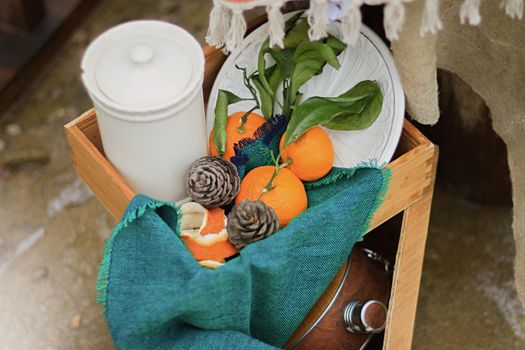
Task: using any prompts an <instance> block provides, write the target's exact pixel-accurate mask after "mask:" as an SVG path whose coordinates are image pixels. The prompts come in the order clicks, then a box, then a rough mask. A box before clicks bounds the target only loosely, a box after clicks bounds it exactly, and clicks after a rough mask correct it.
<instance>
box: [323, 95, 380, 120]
mask: <svg viewBox="0 0 525 350" xmlns="http://www.w3.org/2000/svg"><path fill="white" fill-rule="evenodd" d="M382 107H383V95H382V94H381V90H377V91H376V92H375V93H374V94H373V95H371V96H369V97H368V98H367V101H366V104H365V106H364V108H363V110H362V111H361V112H360V113H354V114H349V115H340V116H336V117H335V118H333V119H331V120H330V121H329V122H328V123H325V124H324V126H326V127H327V128H329V129H333V130H363V129H366V128H368V127H370V126H371V125H372V124H374V122H375V121H376V119H377V117H378V116H379V114H380V113H381V109H382Z"/></svg>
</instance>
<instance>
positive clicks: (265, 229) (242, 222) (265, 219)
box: [226, 199, 279, 249]
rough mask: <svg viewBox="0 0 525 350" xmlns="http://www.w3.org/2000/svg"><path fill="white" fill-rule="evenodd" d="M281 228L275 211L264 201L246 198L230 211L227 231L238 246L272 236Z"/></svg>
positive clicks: (232, 241) (233, 242)
mask: <svg viewBox="0 0 525 350" xmlns="http://www.w3.org/2000/svg"><path fill="white" fill-rule="evenodd" d="M278 229H279V219H278V218H277V215H276V214H275V211H274V210H273V209H272V208H270V207H269V206H267V205H266V204H264V203H263V202H262V201H259V200H258V201H251V200H248V199H246V200H244V201H242V202H241V203H239V204H238V205H236V206H235V207H233V209H232V210H231V211H230V213H229V214H228V223H227V225H226V231H228V238H229V239H230V242H231V243H232V244H233V245H234V246H235V247H236V248H237V249H241V248H244V247H245V246H246V245H247V244H249V243H252V242H255V241H258V240H260V239H263V238H266V237H268V236H270V235H271V234H272V233H274V232H275V231H277V230H278Z"/></svg>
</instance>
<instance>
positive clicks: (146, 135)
mask: <svg viewBox="0 0 525 350" xmlns="http://www.w3.org/2000/svg"><path fill="white" fill-rule="evenodd" d="M81 67H82V80H83V82H84V85H85V87H86V89H87V91H88V93H89V95H90V97H91V99H92V100H93V103H94V105H95V109H96V111H97V120H98V124H99V128H100V133H101V137H102V144H103V146H104V152H105V154H106V157H107V158H108V159H109V161H110V162H111V163H112V164H113V165H114V166H115V168H116V169H117V170H118V171H119V172H120V173H121V175H122V176H124V178H125V179H126V180H127V181H128V183H129V184H130V185H131V187H132V188H133V189H134V190H135V191H137V192H139V193H144V194H146V195H148V196H151V197H153V198H156V199H160V200H165V201H179V200H182V199H183V198H185V197H186V172H187V170H188V169H189V167H190V165H191V163H192V162H193V161H195V160H196V159H197V158H199V157H202V156H204V155H205V154H206V153H207V136H206V126H205V124H206V123H205V115H204V101H203V96H202V82H203V79H204V54H203V51H202V49H201V47H200V45H199V43H198V42H197V41H196V40H195V39H194V38H193V37H192V36H191V35H190V34H189V33H188V32H187V31H185V30H184V29H182V28H180V27H177V26H175V25H172V24H169V23H165V22H160V21H133V22H127V23H124V24H121V25H118V26H116V27H114V28H111V29H110V30H108V31H106V32H105V33H103V34H102V35H100V36H99V37H98V38H96V39H95V40H94V41H93V42H92V43H91V44H90V46H89V47H88V48H87V51H86V53H85V54H84V57H83V59H82V64H81Z"/></svg>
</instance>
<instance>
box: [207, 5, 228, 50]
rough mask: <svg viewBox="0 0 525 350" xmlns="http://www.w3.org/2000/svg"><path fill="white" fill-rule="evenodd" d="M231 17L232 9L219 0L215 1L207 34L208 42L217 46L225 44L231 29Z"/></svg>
mask: <svg viewBox="0 0 525 350" xmlns="http://www.w3.org/2000/svg"><path fill="white" fill-rule="evenodd" d="M231 17H232V13H231V10H230V9H228V8H227V7H226V6H224V5H222V4H221V3H220V2H219V1H217V0H216V1H214V5H213V9H212V10H211V13H210V25H209V26H208V33H207V34H206V42H207V43H208V44H210V45H211V46H215V47H217V48H221V47H223V46H224V43H225V39H226V35H227V34H228V32H229V30H230V22H231Z"/></svg>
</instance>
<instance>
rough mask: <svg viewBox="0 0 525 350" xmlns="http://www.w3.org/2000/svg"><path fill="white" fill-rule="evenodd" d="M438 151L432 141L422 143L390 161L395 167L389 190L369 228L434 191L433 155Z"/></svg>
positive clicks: (391, 166)
mask: <svg viewBox="0 0 525 350" xmlns="http://www.w3.org/2000/svg"><path fill="white" fill-rule="evenodd" d="M436 152H437V147H435V146H434V145H433V144H431V143H428V144H421V145H419V146H417V147H416V148H414V149H412V150H410V151H409V152H407V153H405V154H404V155H402V156H401V157H399V158H397V159H395V160H394V161H392V162H391V163H390V164H388V168H390V169H391V170H392V177H391V179H390V184H389V188H388V192H387V194H386V196H385V198H384V201H383V204H381V206H380V207H379V209H378V210H377V211H376V213H375V214H374V218H373V220H372V223H371V225H370V228H369V230H368V231H371V230H373V229H374V228H376V227H377V226H379V225H381V224H382V223H383V222H385V221H386V220H388V219H390V218H391V217H393V216H394V215H396V214H398V213H399V212H401V211H403V210H404V209H405V208H407V207H408V206H410V205H411V204H413V203H415V202H416V201H418V200H419V199H420V198H421V197H422V196H423V195H425V194H426V193H428V192H430V191H432V187H433V185H432V184H433V183H432V178H433V168H434V163H433V157H434V154H435V153H436Z"/></svg>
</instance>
